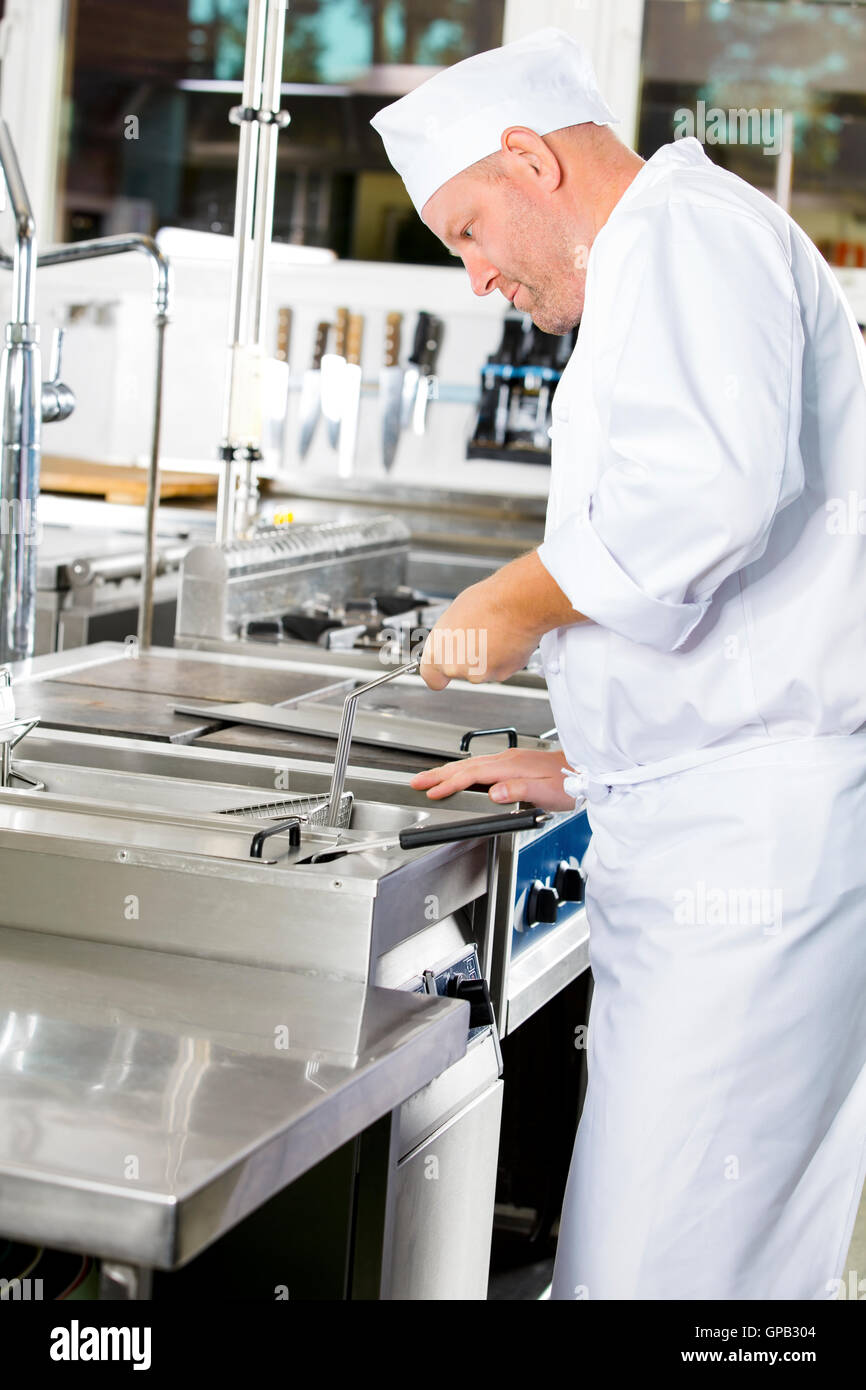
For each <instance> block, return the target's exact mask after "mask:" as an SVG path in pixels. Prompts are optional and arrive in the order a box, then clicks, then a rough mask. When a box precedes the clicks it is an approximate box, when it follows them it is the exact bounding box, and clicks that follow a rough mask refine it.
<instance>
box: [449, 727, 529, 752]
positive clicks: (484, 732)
mask: <svg viewBox="0 0 866 1390" xmlns="http://www.w3.org/2000/svg"><path fill="white" fill-rule="evenodd" d="M494 734H506V735H507V737H508V747H509V748H516V747H517V730H516V729H470V730H469V732H468V733H465V734H464V735H463V737H462V738H461V740H460V752H461V753H468V752H469V745H470V743H471V742H472V740H473V739H474V738H488V737H491V738H492V736H493V735H494Z"/></svg>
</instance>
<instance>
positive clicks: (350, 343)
mask: <svg viewBox="0 0 866 1390" xmlns="http://www.w3.org/2000/svg"><path fill="white" fill-rule="evenodd" d="M363 336H364V316H363V314H350V315H349V326H348V328H347V330H346V354H345V356H346V361H347V362H351V363H352V364H353V366H356V367H359V366H360V365H361V339H362V338H363Z"/></svg>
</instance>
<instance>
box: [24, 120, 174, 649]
mask: <svg viewBox="0 0 866 1390" xmlns="http://www.w3.org/2000/svg"><path fill="white" fill-rule="evenodd" d="M0 171H2V174H3V176H4V178H5V181H6V187H7V188H8V190H9V201H10V202H11V204H12V211H13V213H14V216H15V228H16V244H15V254H14V256H9V255H8V254H7V253H5V252H3V251H0V267H5V268H6V269H11V271H12V312H13V318H12V322H11V323H9V324H7V327H6V343H5V346H4V348H3V355H2V361H0V412H2V462H0V662H3V661H20V660H23V659H24V658H26V657H29V656H32V654H33V639H34V633H35V623H36V534H35V533H36V503H37V500H38V497H39V463H40V458H41V439H42V424H43V421H44V422H50V421H56V420H65V419H66V418H67V417H68V416H69V415H70V414H71V413H72V411H73V409H74V407H75V397H74V395H73V393H72V391H71V390H70V389H69V387H68V386H66V385H64V383H63V382H62V381H61V380H60V360H61V351H62V332H60V333H58V335H57V337H56V339H55V345H54V350H53V352H52V361H51V369H50V375H49V379H48V380H47V381H44V382H43V378H42V357H41V354H40V350H39V328H38V327H37V325H36V323H35V322H34V318H33V315H34V300H35V296H36V266H37V254H36V228H35V225H34V220H33V212H32V209H31V207H30V199H29V197H28V195H27V189H26V187H25V185H24V179H23V177H22V175H21V168H20V166H19V163H18V156H17V154H16V153H15V146H14V144H13V143H12V136H11V134H10V132H9V127H8V125H7V124H6V122H5V121H3V120H0ZM127 251H143V252H144V254H145V255H147V256H149V257H150V259H151V261H152V263H153V269H154V290H153V297H154V308H155V310H156V313H155V319H154V322H155V324H156V367H155V382H154V405H153V417H152V425H151V448H150V460H149V464H148V476H147V503H146V521H145V553H144V574H143V582H142V595H141V605H140V608H139V621H138V641H139V646H140V647H141V648H147V647H149V646H150V641H151V629H152V624H153V584H154V578H155V575H156V515H157V508H158V505H159V445H160V430H161V424H162V380H163V361H164V333H165V328H166V325H167V323H168V318H169V301H170V297H171V268H170V266H169V262H168V259H167V257H166V256H165V255H164V254H163V252H162V251H160V249H159V247H158V246H157V244H156V242H155V241H154V240H153V239H152V238H151V237H147V236H139V235H138V234H133V233H130V234H129V235H128V236H110V237H99V238H96V239H94V240H91V241H78V242H71V243H70V244H68V245H65V246H51V247H49V248H48V249H47V250H45V251H43V252H42V253H41V254H40V255H39V257H38V264H39V266H40V267H41V266H49V265H67V264H69V263H71V262H73V261H89V260H96V259H98V258H101V257H103V256H117V255H122V254H124V253H125V252H127Z"/></svg>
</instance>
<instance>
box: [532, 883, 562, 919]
mask: <svg viewBox="0 0 866 1390" xmlns="http://www.w3.org/2000/svg"><path fill="white" fill-rule="evenodd" d="M558 911H559V893H558V892H557V890H556V888H551V887H549V886H548V885H546V884H544V883H542V882H541V879H540V878H536V879H534V880H533V881H532V883H531V885H530V888H529V892H528V894H527V896H526V925H527V926H528V927H537V926H538V925H539V924H540V923H542V922H545V923H550V922H555V921H556V914H557V912H558Z"/></svg>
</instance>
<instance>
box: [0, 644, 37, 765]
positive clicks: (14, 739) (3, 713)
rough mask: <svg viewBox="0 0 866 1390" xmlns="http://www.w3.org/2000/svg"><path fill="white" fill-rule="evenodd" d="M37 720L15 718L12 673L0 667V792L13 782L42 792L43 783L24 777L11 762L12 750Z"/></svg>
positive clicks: (34, 726) (6, 667)
mask: <svg viewBox="0 0 866 1390" xmlns="http://www.w3.org/2000/svg"><path fill="white" fill-rule="evenodd" d="M38 723H39V720H38V719H18V718H16V716H15V702H14V698H13V695H12V672H11V671H10V670H9V667H8V666H0V791H5V790H7V789H8V788H9V787H11V786H12V784H13V782H21V783H23V785H24V786H25V787H29V788H30V789H31V791H37V792H43V791H44V790H45V783H44V782H36V781H34V779H33V778H32V777H26V776H25V774H24V773H23V772H21V771H19V769H18V768H16V767H15V766H14V764H13V762H12V749H13V748H14V747H15V745H16V743H20V742H21V740H22V738H25V737H26V736H27V734H29V733H30V730H31V729H35V728H36V725H37V724H38Z"/></svg>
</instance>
